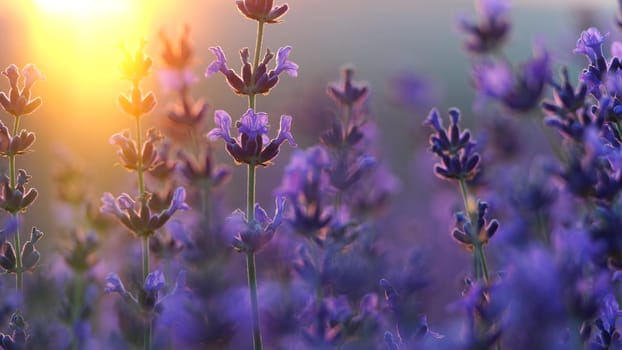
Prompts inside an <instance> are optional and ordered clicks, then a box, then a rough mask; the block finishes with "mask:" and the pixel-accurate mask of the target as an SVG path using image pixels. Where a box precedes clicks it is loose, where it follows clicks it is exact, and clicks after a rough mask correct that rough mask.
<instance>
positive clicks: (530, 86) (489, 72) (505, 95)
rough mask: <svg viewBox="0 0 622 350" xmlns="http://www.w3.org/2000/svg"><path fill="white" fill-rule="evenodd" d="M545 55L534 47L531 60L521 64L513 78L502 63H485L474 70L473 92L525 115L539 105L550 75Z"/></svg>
mask: <svg viewBox="0 0 622 350" xmlns="http://www.w3.org/2000/svg"><path fill="white" fill-rule="evenodd" d="M549 66H550V58H549V54H548V52H547V51H546V50H544V49H543V48H542V47H539V46H536V47H535V49H534V57H533V58H532V59H531V60H529V61H527V62H525V63H523V64H522V65H521V66H520V67H519V69H518V70H517V73H516V74H515V75H513V74H512V73H511V72H512V69H511V67H509V66H508V65H507V64H506V63H504V62H490V61H489V62H487V63H483V64H480V65H478V66H476V67H475V68H474V72H473V81H474V84H475V87H476V89H477V90H478V91H479V92H480V93H481V94H482V95H483V96H485V97H489V98H492V99H494V100H498V101H500V102H501V103H502V104H503V105H504V106H505V107H507V108H509V109H510V110H513V111H517V112H527V111H529V110H531V109H532V108H533V107H535V106H537V105H538V104H539V103H540V98H541V97H542V93H543V92H544V88H545V86H546V83H547V82H548V80H549V76H550V67H549Z"/></svg>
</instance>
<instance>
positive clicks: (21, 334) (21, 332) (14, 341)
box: [0, 312, 30, 350]
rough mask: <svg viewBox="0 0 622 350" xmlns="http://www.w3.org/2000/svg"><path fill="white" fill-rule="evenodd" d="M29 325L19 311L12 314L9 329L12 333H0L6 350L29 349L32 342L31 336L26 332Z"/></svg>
mask: <svg viewBox="0 0 622 350" xmlns="http://www.w3.org/2000/svg"><path fill="white" fill-rule="evenodd" d="M27 328H28V325H27V324H26V322H25V321H24V318H23V317H22V315H21V314H20V313H19V312H16V313H14V314H13V315H12V316H11V321H10V322H9V329H10V330H11V332H12V333H11V335H7V334H1V333H0V346H1V347H2V349H4V350H22V349H27V346H28V343H29V342H30V336H29V335H28V333H26V330H27Z"/></svg>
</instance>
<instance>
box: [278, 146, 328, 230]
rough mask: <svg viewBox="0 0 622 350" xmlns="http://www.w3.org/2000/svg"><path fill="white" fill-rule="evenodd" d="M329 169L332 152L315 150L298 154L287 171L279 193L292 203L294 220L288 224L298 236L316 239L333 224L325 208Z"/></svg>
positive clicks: (294, 156)
mask: <svg viewBox="0 0 622 350" xmlns="http://www.w3.org/2000/svg"><path fill="white" fill-rule="evenodd" d="M329 165H330V163H329V158H328V152H327V151H326V150H325V149H324V148H323V147H321V146H314V147H311V148H309V149H307V150H305V151H296V152H294V153H293V154H292V157H291V159H290V162H289V164H288V165H287V166H286V167H285V173H284V175H283V180H282V181H281V185H280V186H279V187H278V188H277V189H276V190H275V192H276V194H277V195H279V196H286V197H287V198H288V200H289V203H291V207H292V210H293V218H289V219H288V222H289V223H290V225H291V226H292V227H293V228H294V229H295V230H296V232H299V233H302V234H303V235H315V234H317V233H318V231H319V230H321V229H322V228H324V227H326V226H327V225H328V224H329V222H330V220H331V214H330V212H329V211H328V210H327V208H326V204H325V202H326V191H327V189H328V185H329V183H328V182H329V179H328V173H327V169H328V167H329Z"/></svg>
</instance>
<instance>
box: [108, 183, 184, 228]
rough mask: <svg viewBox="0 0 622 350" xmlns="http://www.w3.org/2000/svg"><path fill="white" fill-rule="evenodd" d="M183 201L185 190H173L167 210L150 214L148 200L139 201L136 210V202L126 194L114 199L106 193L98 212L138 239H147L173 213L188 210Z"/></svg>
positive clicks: (181, 188) (179, 188)
mask: <svg viewBox="0 0 622 350" xmlns="http://www.w3.org/2000/svg"><path fill="white" fill-rule="evenodd" d="M185 200H186V190H185V189H184V188H183V187H178V188H177V189H175V193H174V194H173V197H172V198H171V201H170V204H169V206H168V208H166V209H164V210H162V211H161V212H160V213H157V214H152V212H151V208H150V206H149V202H150V201H148V200H144V201H140V207H139V208H137V206H136V202H135V201H134V200H133V199H132V198H131V197H130V196H129V195H128V194H125V193H123V194H122V195H120V196H119V197H118V198H114V197H113V196H112V194H111V193H109V192H106V193H104V195H103V197H102V198H101V202H102V206H101V208H100V211H101V212H102V213H106V214H112V215H114V216H116V217H117V219H119V221H121V223H122V224H123V225H124V226H125V227H127V228H128V229H129V230H130V231H131V232H132V233H134V234H135V235H137V236H138V237H149V236H151V235H153V234H154V233H155V231H156V230H157V229H159V228H161V227H162V226H164V224H165V223H166V222H167V221H168V220H169V219H170V218H171V216H173V214H175V212H177V211H178V210H188V209H190V207H189V206H188V204H186V202H185Z"/></svg>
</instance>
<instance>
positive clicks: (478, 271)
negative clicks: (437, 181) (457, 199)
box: [459, 179, 489, 283]
mask: <svg viewBox="0 0 622 350" xmlns="http://www.w3.org/2000/svg"><path fill="white" fill-rule="evenodd" d="M459 183H460V192H461V194H462V201H463V202H464V210H465V212H466V214H467V216H468V217H469V220H470V221H471V230H472V232H467V233H468V234H469V236H470V237H471V240H472V241H473V269H474V271H473V272H474V273H475V278H477V279H481V280H483V281H484V282H485V283H488V281H489V274H488V263H487V261H486V255H485V254H484V247H483V246H482V244H481V243H480V242H479V231H480V230H481V227H477V226H476V225H477V213H476V212H475V211H474V210H471V206H470V205H469V190H468V188H467V185H466V181H465V180H464V179H460V181H459Z"/></svg>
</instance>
